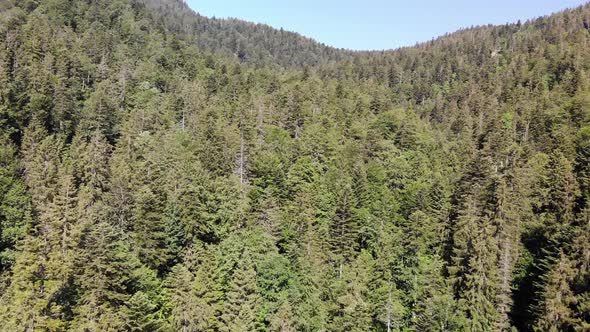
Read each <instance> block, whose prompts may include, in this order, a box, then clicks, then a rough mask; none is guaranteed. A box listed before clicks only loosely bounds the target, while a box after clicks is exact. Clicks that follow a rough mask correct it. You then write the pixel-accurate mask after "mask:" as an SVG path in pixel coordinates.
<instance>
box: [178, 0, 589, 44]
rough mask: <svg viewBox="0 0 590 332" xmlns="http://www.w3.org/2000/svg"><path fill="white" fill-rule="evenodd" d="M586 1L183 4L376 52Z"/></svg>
mask: <svg viewBox="0 0 590 332" xmlns="http://www.w3.org/2000/svg"><path fill="white" fill-rule="evenodd" d="M584 2H585V1H584V0H486V1H480V0H409V1H408V0H356V1H353V0H338V1H337V0H290V1H287V0H187V3H188V4H189V5H190V6H191V8H192V9H194V10H195V11H197V12H199V13H200V14H202V15H206V16H216V17H218V18H221V17H237V18H240V19H244V20H247V21H252V22H257V23H266V24H269V25H271V26H273V27H276V28H281V27H282V28H284V29H285V30H290V31H295V32H299V33H301V34H303V35H305V36H308V37H312V38H314V39H316V40H318V41H320V42H323V43H325V44H328V45H331V46H335V47H342V48H349V49H356V50H376V49H377V50H380V49H390V48H396V47H399V46H411V45H414V44H415V43H416V42H422V41H427V40H430V39H432V38H433V37H436V36H439V35H442V34H444V33H446V32H453V31H455V30H457V29H459V28H464V27H469V26H472V25H481V24H488V23H492V24H503V23H507V22H516V21H517V20H518V19H521V20H522V21H523V22H524V21H525V20H526V19H529V18H534V17H537V16H542V15H546V14H551V13H553V12H556V11H559V10H561V9H565V8H569V7H575V6H578V5H580V4H583V3H584Z"/></svg>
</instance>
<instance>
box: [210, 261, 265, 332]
mask: <svg viewBox="0 0 590 332" xmlns="http://www.w3.org/2000/svg"><path fill="white" fill-rule="evenodd" d="M256 279H257V274H256V270H255V267H254V262H253V261H252V258H251V257H250V253H248V252H244V253H243V254H242V256H241V257H240V259H239V261H238V263H237V266H236V269H235V271H234V274H233V277H232V280H231V282H230V284H229V289H228V290H227V292H226V294H225V300H224V303H223V310H222V312H221V321H222V326H221V328H220V330H221V331H228V332H229V331H232V332H233V331H243V332H246V331H254V330H256V329H257V326H258V324H259V321H258V315H259V311H260V305H261V303H260V300H261V299H260V296H259V294H258V288H257V285H256Z"/></svg>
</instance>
